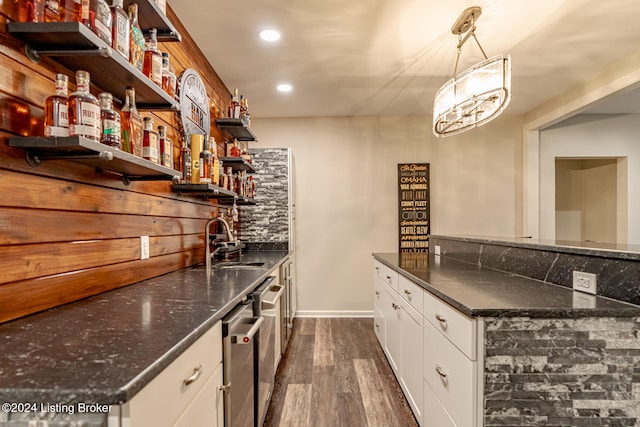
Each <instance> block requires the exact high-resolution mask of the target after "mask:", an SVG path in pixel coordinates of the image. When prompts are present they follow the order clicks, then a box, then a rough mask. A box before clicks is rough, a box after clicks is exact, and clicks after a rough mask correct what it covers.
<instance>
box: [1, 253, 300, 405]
mask: <svg viewBox="0 0 640 427" xmlns="http://www.w3.org/2000/svg"><path fill="white" fill-rule="evenodd" d="M288 256H289V253H288V252H287V251H255V252H252V251H249V252H246V253H244V254H243V255H241V259H240V260H241V261H246V262H263V263H264V265H263V266H262V267H261V268H259V269H242V270H234V269H215V268H214V269H212V270H211V274H207V271H206V268H205V267H204V266H203V265H198V266H193V267H189V268H185V269H182V270H178V271H175V272H172V273H168V274H165V275H162V276H159V277H155V278H152V279H149V280H145V281H143V282H139V283H136V284H133V285H130V286H126V287H123V288H120V289H116V290H113V291H109V292H105V293H103V294H100V295H97V296H94V297H91V298H87V299H84V300H81V301H78V302H74V303H71V304H67V305H64V306H61V307H57V308H54V309H50V310H47V311H44V312H41V313H37V314H34V315H31V316H28V317H24V318H22V319H17V320H14V321H11V322H7V323H4V324H2V325H0V349H2V350H1V351H0V401H1V402H3V403H4V402H14V403H21V402H48V403H50V404H65V403H71V404H73V403H77V402H85V403H90V404H96V403H99V404H117V403H122V402H125V401H127V400H129V399H131V397H133V396H134V395H135V394H136V393H137V392H138V391H139V390H140V389H142V388H143V387H144V386H145V385H146V384H147V383H149V382H150V381H151V380H152V379H153V378H154V377H155V376H156V375H157V374H158V373H159V372H160V371H162V369H164V368H165V367H166V366H168V365H169V364H170V363H171V362H172V361H173V360H175V359H176V358H177V357H178V356H179V355H180V354H181V353H182V352H183V351H184V350H186V349H187V348H188V347H189V346H190V345H191V344H193V342H195V341H196V340H197V339H198V338H199V337H200V336H202V335H203V334H204V333H205V332H206V331H207V330H208V329H209V328H211V327H212V326H213V325H214V324H215V323H216V322H218V321H219V320H221V319H222V318H223V317H224V316H225V315H226V314H227V313H228V312H229V311H230V310H231V309H232V308H233V307H234V306H235V305H236V304H237V303H239V302H240V301H241V300H242V299H243V298H245V297H246V296H247V295H248V294H249V293H250V292H251V291H252V290H253V289H255V288H256V287H257V286H258V285H259V284H260V283H261V282H262V281H263V280H264V279H265V278H266V277H268V276H269V275H270V274H271V273H272V272H273V270H275V269H276V268H277V266H278V265H280V264H281V263H282V261H284V260H285V259H286V258H287V257H288Z"/></svg>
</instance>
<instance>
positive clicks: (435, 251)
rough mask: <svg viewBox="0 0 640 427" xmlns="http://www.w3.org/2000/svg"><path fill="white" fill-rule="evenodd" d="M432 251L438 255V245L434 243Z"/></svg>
mask: <svg viewBox="0 0 640 427" xmlns="http://www.w3.org/2000/svg"><path fill="white" fill-rule="evenodd" d="M433 252H434V253H435V254H436V255H440V245H435V246H434V250H433Z"/></svg>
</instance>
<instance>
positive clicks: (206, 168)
mask: <svg viewBox="0 0 640 427" xmlns="http://www.w3.org/2000/svg"><path fill="white" fill-rule="evenodd" d="M212 168H213V154H211V151H209V141H204V148H203V149H202V151H201V152H200V183H202V184H211V169H212Z"/></svg>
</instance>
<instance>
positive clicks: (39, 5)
mask: <svg viewBox="0 0 640 427" xmlns="http://www.w3.org/2000/svg"><path fill="white" fill-rule="evenodd" d="M15 2H16V5H17V7H18V10H17V12H18V21H19V22H42V19H43V17H42V12H43V11H42V9H43V0H15Z"/></svg>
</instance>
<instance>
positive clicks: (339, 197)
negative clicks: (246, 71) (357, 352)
mask: <svg viewBox="0 0 640 427" xmlns="http://www.w3.org/2000/svg"><path fill="white" fill-rule="evenodd" d="M252 130H253V132H254V133H255V134H256V135H257V136H258V138H259V141H258V142H257V143H252V146H254V147H289V148H292V149H293V153H294V156H295V161H296V176H295V179H296V191H297V200H296V202H297V245H296V261H297V272H298V310H299V311H301V312H302V314H311V315H313V314H316V315H318V314H320V315H321V314H329V312H331V313H332V314H337V315H348V314H353V315H357V314H371V312H372V307H373V297H372V271H371V270H372V268H371V253H372V252H397V250H398V223H397V214H398V206H397V200H398V199H397V164H398V163H409V162H424V163H430V164H431V195H430V196H431V221H432V228H431V232H432V234H476V235H495V236H514V235H518V234H519V233H520V230H521V223H520V218H521V211H520V210H519V209H520V208H519V207H520V205H521V203H520V197H521V194H520V193H521V188H522V187H521V185H522V181H521V161H522V152H521V146H522V122H521V120H520V119H518V118H513V117H509V116H503V117H500V118H498V119H496V120H495V121H494V122H492V123H490V124H487V125H485V126H483V127H480V128H477V129H475V130H473V131H470V132H466V133H463V134H460V135H457V136H453V137H449V138H445V139H436V138H435V136H433V133H432V131H431V118H430V117H358V118H298V119H291V118H286V119H253V120H252ZM258 191H259V189H258Z"/></svg>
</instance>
